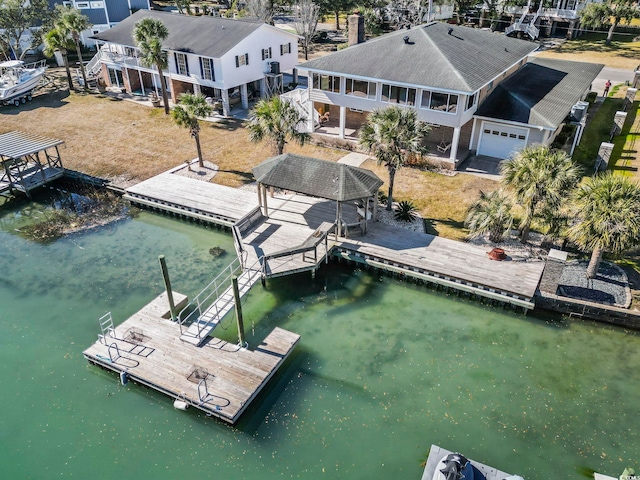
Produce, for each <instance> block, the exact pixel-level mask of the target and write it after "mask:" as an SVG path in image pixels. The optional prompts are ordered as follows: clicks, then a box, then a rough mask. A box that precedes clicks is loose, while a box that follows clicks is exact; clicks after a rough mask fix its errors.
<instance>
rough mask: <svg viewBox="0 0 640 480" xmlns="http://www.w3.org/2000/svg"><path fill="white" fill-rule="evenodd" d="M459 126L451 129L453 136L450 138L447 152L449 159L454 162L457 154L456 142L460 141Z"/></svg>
mask: <svg viewBox="0 0 640 480" xmlns="http://www.w3.org/2000/svg"><path fill="white" fill-rule="evenodd" d="M460 130H461V128H460V127H456V128H454V129H453V138H452V139H451V153H450V154H449V160H451V161H452V162H453V163H454V164H455V163H456V157H457V155H458V143H459V142H460Z"/></svg>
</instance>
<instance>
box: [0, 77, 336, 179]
mask: <svg viewBox="0 0 640 480" xmlns="http://www.w3.org/2000/svg"><path fill="white" fill-rule="evenodd" d="M163 112H164V111H163V109H161V108H156V109H150V108H148V107H144V106H141V105H135V104H134V103H132V102H129V101H124V100H117V99H114V98H112V97H106V96H103V95H84V94H71V95H69V93H68V92H67V91H64V90H62V89H60V90H56V91H53V92H51V93H48V94H46V95H38V96H36V97H34V100H33V101H32V102H31V103H28V104H25V105H22V106H20V107H19V108H15V107H0V116H1V121H0V133H4V132H8V131H12V130H21V131H26V132H30V133H37V134H39V135H44V136H47V137H51V138H56V139H60V140H64V142H65V144H64V145H63V146H62V147H61V150H60V153H61V156H62V162H63V164H64V166H65V167H66V168H69V169H72V170H78V171H81V172H84V173H88V174H91V175H96V176H98V177H102V178H115V177H121V178H122V177H124V178H132V179H136V180H144V179H147V178H149V177H152V176H153V175H157V174H159V173H161V172H163V171H166V170H168V169H170V168H172V167H175V166H177V165H180V164H182V163H183V162H185V161H186V160H190V159H193V158H195V157H196V146H195V142H194V141H193V139H192V138H191V137H190V135H189V132H188V130H187V129H184V128H180V127H178V126H177V125H176V124H175V123H174V121H173V119H172V118H171V117H170V116H165V115H164V113H163ZM201 125H202V130H201V133H200V139H201V142H202V149H203V152H204V157H205V159H206V160H209V161H212V162H213V163H216V164H217V165H219V167H220V170H221V172H220V173H219V174H218V175H217V176H216V178H215V181H216V183H221V184H224V185H229V186H232V187H237V186H239V185H242V184H243V183H247V182H250V181H253V178H252V175H251V173H250V172H251V168H252V167H253V166H255V165H257V164H259V163H260V162H262V161H263V160H265V159H266V158H268V157H269V156H271V151H270V149H269V147H268V146H267V145H266V144H263V143H260V144H254V143H251V142H249V140H248V137H247V132H246V131H245V130H244V128H242V125H241V123H240V122H238V121H235V120H232V121H227V122H224V123H210V122H202V124H201ZM287 151H290V152H295V153H301V154H303V155H309V156H315V157H318V158H324V159H326V160H337V159H339V158H340V157H342V156H343V155H344V154H345V152H342V151H338V150H333V149H328V148H324V147H318V146H315V145H305V146H304V147H299V146H298V145H293V144H292V145H287Z"/></svg>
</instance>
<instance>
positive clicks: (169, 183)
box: [125, 173, 544, 309]
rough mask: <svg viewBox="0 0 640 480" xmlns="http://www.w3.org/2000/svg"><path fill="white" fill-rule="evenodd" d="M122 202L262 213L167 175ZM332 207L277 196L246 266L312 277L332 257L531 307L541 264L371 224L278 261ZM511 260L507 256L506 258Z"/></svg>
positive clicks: (234, 196)
mask: <svg viewBox="0 0 640 480" xmlns="http://www.w3.org/2000/svg"><path fill="white" fill-rule="evenodd" d="M125 198H128V199H129V200H131V201H133V202H135V203H139V204H143V205H147V206H151V207H152V208H156V209H158V210H165V211H168V212H172V213H178V214H181V215H185V216H189V217H192V218H195V219H199V220H203V221H207V222H211V223H218V224H219V225H225V226H231V225H233V224H234V223H235V222H237V221H238V220H240V219H242V218H243V217H245V216H247V215H250V214H251V212H252V211H254V210H255V209H256V208H257V206H258V198H257V195H256V194H255V193H253V192H248V191H245V190H239V189H234V188H230V187H225V186H222V185H216V184H212V183H207V182H201V181H198V180H194V179H191V178H187V177H183V176H180V175H176V174H171V173H163V174H160V175H158V176H157V177H153V178H151V179H149V180H146V181H144V182H142V183H140V184H138V185H135V186H134V187H130V188H129V189H127V194H126V195H125ZM335 218H336V205H335V203H334V202H331V201H329V200H323V199H318V198H312V197H307V196H304V195H298V194H290V193H279V194H277V195H276V196H275V197H274V198H270V199H269V211H268V217H265V218H263V219H262V220H261V221H259V222H256V223H255V225H252V227H251V228H250V229H248V231H247V232H245V233H244V234H243V238H242V248H243V249H244V252H245V255H246V258H245V259H244V263H245V265H253V264H254V263H255V262H256V261H257V260H258V259H259V258H261V257H264V258H266V261H265V269H264V272H263V275H264V276H265V277H266V278H269V277H276V276H280V275H289V274H292V273H298V272H303V271H312V272H313V271H315V270H316V269H317V268H318V267H319V265H320V263H322V261H324V260H325V258H326V257H327V256H328V255H333V256H338V257H342V258H344V259H347V260H349V261H353V262H357V263H361V264H366V265H368V266H370V267H373V268H380V269H382V270H387V271H390V272H395V273H400V274H402V275H406V276H409V277H414V278H417V279H420V280H424V281H427V282H430V283H433V284H436V285H441V286H443V287H446V288H451V289H454V290H458V291H463V292H467V293H470V294H473V295H478V296H480V297H485V298H488V299H491V300H496V301H499V302H503V303H507V304H510V305H514V306H516V307H521V308H523V309H532V308H533V307H534V301H533V297H534V295H535V292H536V289H537V287H538V283H539V281H540V277H541V275H542V272H543V270H544V262H513V261H509V260H507V261H501V262H499V261H494V260H489V258H488V256H487V252H486V251H485V249H483V248H481V247H477V246H474V245H471V244H469V243H465V242H459V241H455V240H449V239H446V238H441V237H436V236H433V235H429V234H426V233H417V232H411V231H409V230H406V229H403V228H398V227H393V226H389V225H385V224H382V223H379V222H378V223H373V224H370V225H369V227H368V231H367V234H366V235H364V236H358V237H353V236H352V237H351V238H344V237H340V238H338V239H337V240H335V239H333V237H332V241H331V242H330V243H326V244H325V243H323V242H320V243H318V245H317V246H316V249H315V251H314V252H313V253H314V255H309V254H306V255H305V254H304V253H298V254H295V255H293V254H292V255H289V256H279V255H276V256H275V257H274V258H270V257H271V256H272V255H273V254H275V253H278V252H282V251H285V250H287V249H295V248H294V247H298V246H301V245H304V244H305V242H307V241H308V240H309V239H310V237H311V236H312V235H313V234H314V232H316V231H317V229H318V228H319V227H320V226H321V225H323V223H327V222H334V221H335ZM343 218H344V220H345V222H346V223H353V222H357V218H358V216H357V209H356V207H355V205H347V204H344V205H343ZM507 254H508V251H507Z"/></svg>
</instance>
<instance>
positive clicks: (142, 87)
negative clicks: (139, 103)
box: [138, 70, 146, 95]
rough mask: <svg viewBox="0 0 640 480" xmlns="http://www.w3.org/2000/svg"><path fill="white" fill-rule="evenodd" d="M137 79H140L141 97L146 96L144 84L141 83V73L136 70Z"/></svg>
mask: <svg viewBox="0 0 640 480" xmlns="http://www.w3.org/2000/svg"><path fill="white" fill-rule="evenodd" d="M138 78H139V79H140V90H141V91H142V95H146V93H145V91H144V82H143V81H142V72H141V71H140V70H138Z"/></svg>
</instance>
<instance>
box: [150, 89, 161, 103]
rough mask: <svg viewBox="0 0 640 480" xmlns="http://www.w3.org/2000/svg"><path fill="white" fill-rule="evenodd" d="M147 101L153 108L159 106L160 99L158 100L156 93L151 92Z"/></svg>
mask: <svg viewBox="0 0 640 480" xmlns="http://www.w3.org/2000/svg"><path fill="white" fill-rule="evenodd" d="M149 101H150V102H151V105H152V106H153V107H159V106H160V99H159V98H158V94H157V93H156V92H151V94H150V95H149Z"/></svg>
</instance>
